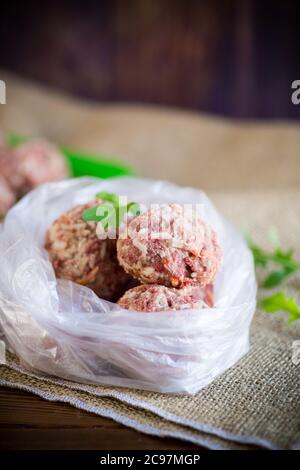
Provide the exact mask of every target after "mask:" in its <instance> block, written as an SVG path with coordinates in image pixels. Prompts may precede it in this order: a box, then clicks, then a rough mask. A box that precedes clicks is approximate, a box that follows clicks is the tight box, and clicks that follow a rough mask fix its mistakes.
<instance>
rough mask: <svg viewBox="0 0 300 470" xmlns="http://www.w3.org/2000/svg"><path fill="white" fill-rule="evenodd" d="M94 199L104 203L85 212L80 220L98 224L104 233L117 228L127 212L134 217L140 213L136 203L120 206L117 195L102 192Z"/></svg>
mask: <svg viewBox="0 0 300 470" xmlns="http://www.w3.org/2000/svg"><path fill="white" fill-rule="evenodd" d="M96 198H97V199H100V200H101V201H105V202H103V203H102V204H99V206H95V207H90V208H89V209H87V210H85V211H84V212H83V214H82V218H83V219H84V220H86V221H87V222H91V221H93V222H100V223H101V224H102V226H103V228H104V230H106V231H108V229H110V228H113V229H116V228H119V226H120V224H121V223H122V221H123V219H124V216H125V214H126V213H127V212H130V213H132V214H133V215H134V216H136V215H139V214H140V213H141V211H140V206H139V204H137V203H136V202H129V203H128V204H127V205H121V204H120V198H119V196H118V195H117V194H114V193H107V192H106V191H102V192H100V193H97V194H96Z"/></svg>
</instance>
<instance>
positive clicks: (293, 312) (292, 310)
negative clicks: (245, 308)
mask: <svg viewBox="0 0 300 470" xmlns="http://www.w3.org/2000/svg"><path fill="white" fill-rule="evenodd" d="M259 303H260V305H261V307H262V308H263V309H264V310H265V312H267V313H274V312H278V311H280V310H283V311H285V312H288V313H289V314H290V315H289V319H288V322H289V323H292V322H293V321H295V320H300V307H299V305H297V303H296V300H295V298H294V297H290V298H288V297H287V294H286V292H285V291H280V292H276V293H275V294H273V295H271V296H270V297H265V298H264V299H262V300H261V301H260V302H259Z"/></svg>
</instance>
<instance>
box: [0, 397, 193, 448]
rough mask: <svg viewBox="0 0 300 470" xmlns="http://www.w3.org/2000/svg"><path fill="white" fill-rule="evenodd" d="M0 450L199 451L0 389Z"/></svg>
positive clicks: (167, 439)
mask: <svg viewBox="0 0 300 470" xmlns="http://www.w3.org/2000/svg"><path fill="white" fill-rule="evenodd" d="M0 449H1V450H16V449H30V450H33V449H34V450H118V449H119V450H138V449H140V450H153V449H158V450H188V449H198V450H199V447H198V446H195V445H193V444H190V443H186V442H182V441H179V440H176V439H169V438H163V439H162V438H158V437H152V436H147V435H144V434H141V433H139V432H137V431H135V430H133V429H130V428H127V427H125V426H123V425H121V424H118V423H117V422H115V421H112V420H111V419H107V418H102V417H100V416H96V415H93V414H90V413H87V412H85V411H82V410H78V409H76V408H73V407H71V406H69V405H65V404H63V403H53V402H48V401H46V400H43V399H42V398H39V397H36V396H34V395H31V394H29V393H27V392H23V391H19V390H11V389H6V388H1V389H0Z"/></svg>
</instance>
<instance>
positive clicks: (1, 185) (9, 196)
mask: <svg viewBox="0 0 300 470" xmlns="http://www.w3.org/2000/svg"><path fill="white" fill-rule="evenodd" d="M15 201H16V194H15V193H14V191H13V190H12V188H11V187H10V186H9V185H8V184H7V182H6V180H5V178H4V177H3V176H1V174H0V219H1V218H2V217H4V215H5V214H6V212H7V211H8V209H9V208H10V207H11V206H12V205H13V204H14V203H15Z"/></svg>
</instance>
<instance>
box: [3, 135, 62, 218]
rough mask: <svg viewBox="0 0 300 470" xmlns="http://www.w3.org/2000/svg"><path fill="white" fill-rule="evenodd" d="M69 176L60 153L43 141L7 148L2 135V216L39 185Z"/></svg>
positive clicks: (33, 141) (32, 141)
mask: <svg viewBox="0 0 300 470" xmlns="http://www.w3.org/2000/svg"><path fill="white" fill-rule="evenodd" d="M69 176H70V171H69V168H68V165H67V163H66V161H65V158H64V156H63V155H62V154H61V152H60V151H59V150H58V149H57V148H56V147H55V146H54V145H52V144H50V143H48V142H46V141H42V140H31V141H29V142H26V143H24V144H22V145H20V146H19V147H17V148H16V149H12V148H9V147H8V146H6V145H5V141H4V139H3V137H1V136H0V178H1V185H0V214H1V215H2V216H4V215H5V213H6V212H7V211H8V209H9V208H10V207H11V206H12V205H13V204H14V202H15V201H16V200H17V199H19V198H20V197H22V196H24V195H25V194H26V193H27V192H29V191H31V190H32V189H34V188H35V187H37V186H38V185H40V184H42V183H46V182H50V181H59V180H62V179H65V178H68V177H69Z"/></svg>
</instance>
